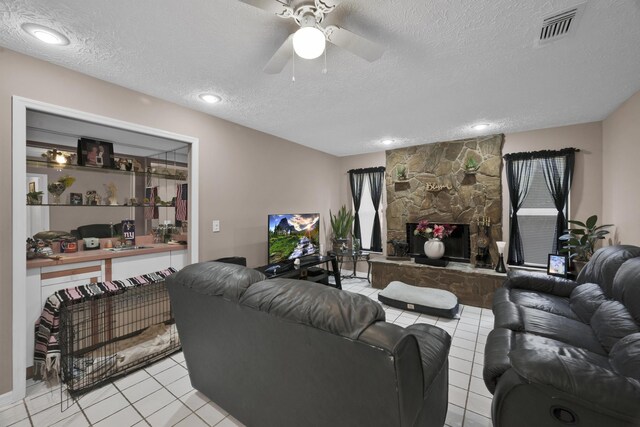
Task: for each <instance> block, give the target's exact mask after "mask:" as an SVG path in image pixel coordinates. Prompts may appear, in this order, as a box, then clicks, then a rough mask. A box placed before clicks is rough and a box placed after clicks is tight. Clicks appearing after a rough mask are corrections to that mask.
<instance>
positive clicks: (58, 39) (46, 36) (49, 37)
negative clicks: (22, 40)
mask: <svg viewBox="0 0 640 427" xmlns="http://www.w3.org/2000/svg"><path fill="white" fill-rule="evenodd" d="M22 29H23V30H24V31H25V32H27V33H28V34H30V35H31V36H33V37H35V38H36V39H38V40H40V41H41V42H43V43H46V44H51V45H57V46H66V45H68V44H69V39H68V38H67V37H65V36H64V35H63V34H61V33H59V32H58V31H56V30H52V29H51V28H47V27H44V26H42V25H38V24H31V23H26V24H23V25H22Z"/></svg>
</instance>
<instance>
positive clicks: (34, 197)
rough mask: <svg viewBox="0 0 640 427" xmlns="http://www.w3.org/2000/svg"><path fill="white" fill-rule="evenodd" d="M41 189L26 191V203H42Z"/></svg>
mask: <svg viewBox="0 0 640 427" xmlns="http://www.w3.org/2000/svg"><path fill="white" fill-rule="evenodd" d="M42 194H43V193H42V191H29V192H28V193H27V204H28V205H41V204H42Z"/></svg>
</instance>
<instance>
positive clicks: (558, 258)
mask: <svg viewBox="0 0 640 427" xmlns="http://www.w3.org/2000/svg"><path fill="white" fill-rule="evenodd" d="M568 272H569V257H568V256H567V255H557V254H549V260H548V261H547V274H548V275H550V276H558V277H567V273H568Z"/></svg>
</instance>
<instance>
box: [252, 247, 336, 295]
mask: <svg viewBox="0 0 640 427" xmlns="http://www.w3.org/2000/svg"><path fill="white" fill-rule="evenodd" d="M299 259H300V265H298V266H296V265H295V264H294V263H293V261H287V262H284V263H279V264H270V265H263V266H262V267H257V268H256V270H258V271H260V272H262V273H263V274H264V275H265V276H267V278H268V279H275V278H276V277H287V278H294V279H306V280H309V281H313V282H320V283H324V284H329V281H328V277H329V275H330V274H333V277H334V279H335V281H336V284H335V287H336V288H338V289H342V283H341V282H340V269H339V268H338V260H337V259H336V257H335V256H320V255H311V256H306V257H302V258H299ZM321 264H325V269H324V270H323V269H320V268H317V266H319V265H321ZM329 265H331V270H329Z"/></svg>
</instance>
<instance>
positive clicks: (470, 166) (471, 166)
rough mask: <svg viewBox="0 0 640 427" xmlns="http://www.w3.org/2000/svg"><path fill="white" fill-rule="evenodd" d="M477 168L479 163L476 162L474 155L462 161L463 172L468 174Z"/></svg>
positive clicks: (474, 171)
mask: <svg viewBox="0 0 640 427" xmlns="http://www.w3.org/2000/svg"><path fill="white" fill-rule="evenodd" d="M478 169H480V163H478V161H477V160H476V159H475V157H472V156H469V157H468V158H467V161H466V162H465V163H464V170H465V172H466V173H468V174H474V173H476V172H477V170H478Z"/></svg>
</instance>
